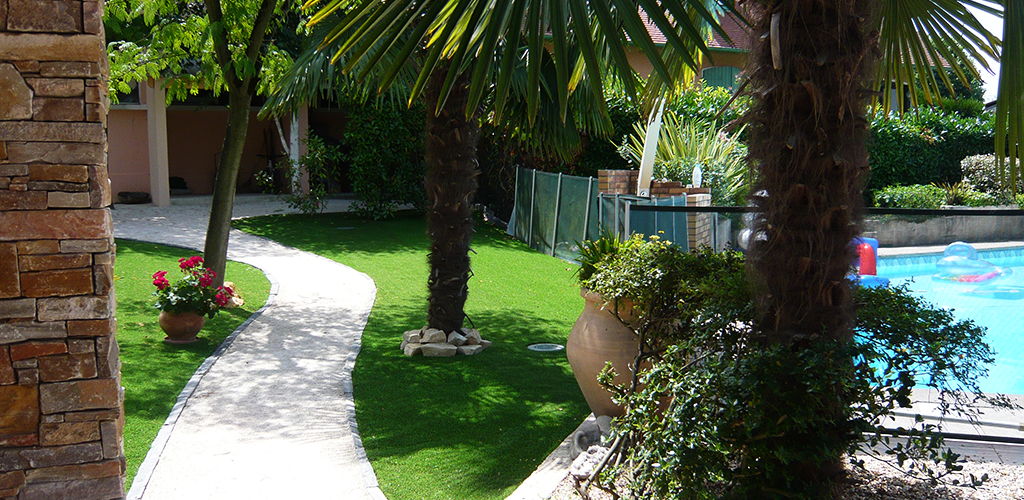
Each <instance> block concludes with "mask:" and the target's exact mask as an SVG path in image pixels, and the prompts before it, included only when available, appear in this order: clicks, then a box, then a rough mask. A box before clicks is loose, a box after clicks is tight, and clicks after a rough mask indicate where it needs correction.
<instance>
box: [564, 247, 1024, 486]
mask: <svg viewBox="0 0 1024 500" xmlns="http://www.w3.org/2000/svg"><path fill="white" fill-rule="evenodd" d="M596 269H597V270H596V272H594V273H593V274H592V275H591V277H590V278H589V279H587V280H585V281H584V284H585V286H588V287H589V288H590V289H592V290H594V291H596V292H598V293H600V294H602V295H603V296H604V297H605V298H606V299H609V300H611V299H613V298H622V297H630V298H633V299H634V304H635V308H636V311H637V312H638V316H637V318H638V319H637V321H636V323H635V329H634V330H635V332H636V333H637V339H638V342H639V345H640V356H639V357H638V360H637V362H636V363H635V364H634V367H636V366H643V367H644V368H643V369H641V370H640V371H639V374H638V376H637V378H636V381H635V384H631V385H629V386H626V387H610V389H611V390H613V392H615V393H616V394H617V398H618V400H619V401H621V402H622V403H623V404H625V406H626V407H627V413H626V415H625V416H624V417H622V418H620V419H618V420H617V424H618V426H617V428H616V435H617V436H618V439H619V440H620V441H621V442H624V443H625V444H626V446H624V447H623V448H622V451H621V454H622V457H621V458H622V461H621V465H619V466H618V468H616V469H614V470H613V471H612V473H611V474H608V475H606V476H605V477H604V481H605V483H606V484H605V486H607V487H611V482H612V481H613V479H615V478H616V477H617V478H619V479H625V480H626V482H627V483H628V485H629V489H630V490H631V494H632V496H633V497H634V498H674V499H710V498H722V497H733V496H735V497H737V498H808V499H809V498H821V497H823V496H825V492H826V491H827V488H828V487H829V485H828V484H826V483H825V482H823V481H820V480H815V479H810V478H806V477H801V476H800V475H799V472H798V470H797V469H794V468H793V464H794V463H814V462H821V461H830V460H836V459H837V458H839V457H841V456H843V455H844V454H846V453H852V452H858V453H862V454H869V455H873V456H875V458H878V459H881V460H885V461H891V462H896V463H900V464H904V463H905V462H909V463H910V464H912V468H911V470H912V471H913V472H914V474H915V475H917V476H918V477H920V478H922V479H926V480H930V481H936V480H938V479H939V478H941V477H942V476H943V475H944V474H946V473H947V472H949V471H955V470H958V468H959V466H958V465H957V464H956V460H957V459H958V456H957V455H956V454H954V453H951V452H950V451H949V450H944V449H943V442H942V439H941V436H940V435H938V434H937V432H936V431H938V429H937V428H936V427H934V426H932V425H929V424H925V423H923V422H919V423H918V424H917V425H915V426H913V427H912V428H911V429H908V430H907V435H905V436H903V437H899V438H896V437H891V436H888V435H887V434H885V433H883V431H882V430H881V429H880V428H879V427H880V426H882V425H883V424H885V423H886V420H887V417H888V416H889V415H891V414H892V412H893V411H894V410H896V409H897V408H903V407H907V406H908V405H909V404H910V394H911V390H912V389H913V388H914V387H917V386H919V385H924V386H927V387H930V388H934V389H938V390H939V395H940V396H939V397H940V403H939V404H940V409H941V410H942V411H943V412H959V413H960V414H964V415H967V416H968V417H969V418H977V417H978V416H979V413H978V410H977V407H972V406H970V405H971V404H972V403H974V402H976V398H980V399H981V400H982V401H984V402H985V403H986V404H994V405H996V406H1002V407H1010V406H1013V405H1012V403H1010V402H1009V401H1008V400H1007V399H1006V398H1004V397H988V396H984V395H982V394H981V390H980V387H979V386H978V380H979V379H980V378H981V377H984V376H985V374H986V368H985V365H987V364H988V363H991V362H992V361H993V353H992V351H991V349H989V347H988V346H987V344H985V342H984V334H985V330H984V328H982V327H979V326H978V325H976V324H975V323H973V322H971V321H957V320H956V319H955V318H954V317H953V316H952V314H951V313H950V312H949V311H947V310H943V309H937V308H935V307H932V306H930V305H928V304H926V303H924V302H923V301H922V300H921V299H919V298H917V297H914V296H913V295H912V294H911V292H910V291H909V289H908V288H907V287H906V286H902V287H892V288H872V289H865V288H856V289H855V302H856V303H858V304H861V307H860V308H859V309H858V312H857V320H856V328H855V332H856V335H855V339H854V340H852V341H836V340H826V339H821V338H811V339H805V340H803V341H798V342H796V343H794V344H792V345H785V344H780V343H775V342H769V341H767V339H765V338H764V337H763V335H761V334H760V333H759V328H758V325H757V320H756V313H755V308H754V305H753V297H752V295H751V291H750V288H749V286H748V284H747V281H746V279H745V265H744V259H743V256H742V255H740V254H736V253H726V254H715V253H713V252H711V251H710V250H708V249H705V250H704V251H701V252H697V253H692V254H688V253H685V252H684V251H683V250H682V249H679V248H677V247H675V246H673V245H671V244H668V243H666V242H663V241H661V240H659V239H658V238H651V239H649V240H642V239H640V238H639V237H637V236H634V237H633V238H631V239H629V240H627V241H626V242H624V243H623V244H622V247H621V248H620V250H619V252H618V253H617V254H615V255H614V256H612V257H611V258H608V259H605V260H604V261H602V262H601V263H599V264H598V265H597V266H596ZM611 380H612V377H611V374H610V373H607V372H606V373H605V374H603V375H602V381H603V383H605V384H606V385H607V384H610V383H611ZM823 402H826V403H827V402H834V403H831V404H838V405H839V406H831V407H823V406H822V404H823ZM780 414H781V415H783V417H782V418H779V415H780ZM865 433H866V436H867V437H866V438H865V437H862V436H865Z"/></svg>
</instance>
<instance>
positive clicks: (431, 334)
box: [420, 328, 448, 344]
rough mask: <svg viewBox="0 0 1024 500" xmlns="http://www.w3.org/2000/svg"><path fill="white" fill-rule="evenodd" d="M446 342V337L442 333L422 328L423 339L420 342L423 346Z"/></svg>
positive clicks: (434, 329)
mask: <svg viewBox="0 0 1024 500" xmlns="http://www.w3.org/2000/svg"><path fill="white" fill-rule="evenodd" d="M447 341H448V336H447V335H445V334H444V332H442V331H441V330H438V329H436V328H424V329H423V337H422V338H421V339H420V342H423V343H424V344H432V343H438V342H447Z"/></svg>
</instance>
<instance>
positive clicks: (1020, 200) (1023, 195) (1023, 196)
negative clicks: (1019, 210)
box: [1017, 193, 1024, 207]
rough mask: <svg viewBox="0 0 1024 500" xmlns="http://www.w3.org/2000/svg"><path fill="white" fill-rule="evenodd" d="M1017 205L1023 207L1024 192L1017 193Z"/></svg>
mask: <svg viewBox="0 0 1024 500" xmlns="http://www.w3.org/2000/svg"><path fill="white" fill-rule="evenodd" d="M1017 206H1018V207H1024V193H1021V194H1018V195H1017Z"/></svg>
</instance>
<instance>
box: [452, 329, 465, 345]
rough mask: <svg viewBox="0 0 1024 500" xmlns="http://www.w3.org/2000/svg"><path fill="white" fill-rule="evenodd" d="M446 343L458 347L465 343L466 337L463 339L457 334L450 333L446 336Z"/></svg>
mask: <svg viewBox="0 0 1024 500" xmlns="http://www.w3.org/2000/svg"><path fill="white" fill-rule="evenodd" d="M448 343H449V344H451V345H453V346H455V347H458V346H460V345H462V344H465V343H466V337H463V336H462V335H460V334H459V333H458V332H452V333H449V334H448Z"/></svg>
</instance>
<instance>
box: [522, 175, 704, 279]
mask: <svg viewBox="0 0 1024 500" xmlns="http://www.w3.org/2000/svg"><path fill="white" fill-rule="evenodd" d="M632 205H686V196H674V197H670V198H657V199H653V200H650V199H647V198H641V197H638V196H630V195H621V194H619V195H610V194H601V193H599V192H598V184H597V179H595V178H592V177H576V176H572V175H564V174H552V173H548V172H538V171H536V170H527V169H523V168H520V169H518V171H517V172H516V195H515V208H514V209H513V211H512V220H511V221H509V229H508V232H509V234H511V235H513V236H515V237H516V238H517V239H519V240H522V241H524V242H526V243H527V244H528V245H530V247H532V248H534V249H536V250H538V251H541V252H544V253H546V254H548V255H553V256H556V257H559V258H562V259H566V260H574V259H575V258H576V256H577V255H578V245H577V242H579V241H583V240H585V239H596V238H598V237H600V235H601V228H602V227H605V228H608V230H610V231H612V232H614V234H617V235H618V236H619V237H620V238H625V237H626V236H628V235H629V234H632V233H640V234H644V235H652V234H658V235H659V236H661V237H662V238H664V239H667V240H670V241H673V242H675V243H676V244H679V245H684V248H685V245H687V217H686V215H685V214H673V213H658V212H633V211H631V210H630V209H629V208H630V207H631V206H632Z"/></svg>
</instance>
